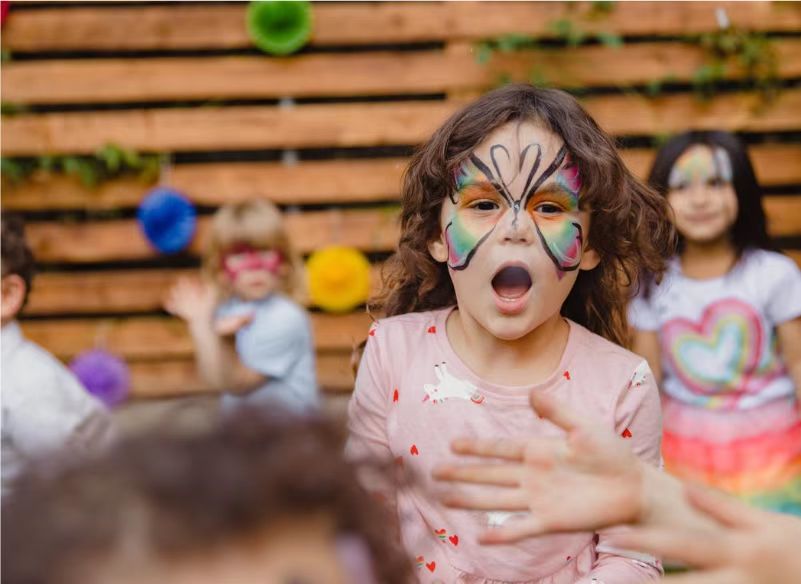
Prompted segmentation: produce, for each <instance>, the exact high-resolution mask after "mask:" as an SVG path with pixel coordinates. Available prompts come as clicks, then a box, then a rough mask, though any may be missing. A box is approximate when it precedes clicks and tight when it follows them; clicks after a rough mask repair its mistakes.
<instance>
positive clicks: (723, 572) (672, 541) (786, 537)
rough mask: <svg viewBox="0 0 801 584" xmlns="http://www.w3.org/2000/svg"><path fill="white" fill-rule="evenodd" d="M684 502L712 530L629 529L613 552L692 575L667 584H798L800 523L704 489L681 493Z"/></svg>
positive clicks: (800, 572)
mask: <svg viewBox="0 0 801 584" xmlns="http://www.w3.org/2000/svg"><path fill="white" fill-rule="evenodd" d="M686 493H687V499H688V500H689V502H690V504H691V505H692V506H693V507H694V508H695V510H696V511H699V512H700V513H702V514H703V515H704V516H705V517H706V518H708V519H711V520H712V521H713V522H714V523H715V524H716V526H715V528H713V531H712V532H710V531H709V530H706V529H702V530H693V529H676V528H672V529H654V528H632V529H631V530H630V531H627V532H626V533H620V534H615V535H614V536H613V539H612V540H611V542H612V543H613V544H614V545H615V546H619V547H624V548H629V549H637V550H642V551H644V552H649V553H653V554H656V555H658V556H662V557H663V558H665V559H670V560H674V561H679V562H683V563H685V564H688V565H690V566H692V567H694V568H697V570H696V571H693V572H690V573H687V574H682V575H680V576H673V577H668V578H665V582H672V583H673V584H785V583H786V582H801V553H799V543H800V542H801V518H798V517H794V516H791V515H781V514H778V513H770V512H767V511H761V510H759V509H754V508H751V507H749V506H747V505H746V504H745V503H742V502H740V501H738V500H736V499H734V498H733V497H730V496H728V495H724V494H722V493H717V492H714V491H712V490H710V489H707V488H701V487H689V486H688V487H687V488H686Z"/></svg>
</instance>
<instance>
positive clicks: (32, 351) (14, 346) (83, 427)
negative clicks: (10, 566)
mask: <svg viewBox="0 0 801 584" xmlns="http://www.w3.org/2000/svg"><path fill="white" fill-rule="evenodd" d="M0 363H1V364H2V383H0V388H2V414H3V423H2V484H3V494H4V495H5V494H7V493H8V492H9V490H10V486H11V484H12V483H13V481H14V480H15V479H16V477H17V476H18V475H19V474H20V472H21V471H22V470H23V468H24V467H25V466H26V465H27V464H28V463H30V462H32V461H35V460H36V459H38V458H40V457H44V456H46V455H48V454H50V453H52V452H54V451H61V449H64V448H66V449H67V450H69V452H70V453H71V454H75V455H76V456H78V455H82V454H86V453H94V452H98V451H100V450H103V449H105V448H106V447H107V446H108V445H109V444H110V443H111V441H112V439H113V437H114V430H113V427H112V423H111V417H110V415H109V413H108V411H107V410H106V408H105V407H104V406H103V404H101V403H100V402H99V401H98V400H97V399H95V398H94V397H93V396H92V395H90V394H89V393H88V392H87V391H86V389H84V387H83V386H82V385H81V382H80V381H78V379H77V378H76V377H75V375H73V374H72V372H70V371H69V370H68V369H67V368H66V367H64V365H62V364H61V363H60V362H59V361H58V360H57V359H56V358H55V357H53V355H51V354H50V353H48V352H47V351H45V350H44V349H42V348H41V347H40V346H39V345H37V344H36V343H33V342H31V341H29V340H27V339H26V338H25V337H24V336H23V334H22V331H21V330H20V327H19V324H17V322H16V321H12V322H9V323H8V324H6V325H5V326H3V328H2V359H1V360H0Z"/></svg>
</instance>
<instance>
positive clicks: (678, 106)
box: [2, 89, 801, 156]
mask: <svg viewBox="0 0 801 584" xmlns="http://www.w3.org/2000/svg"><path fill="white" fill-rule="evenodd" d="M461 103H462V102H459V101H456V100H452V101H443V102H430V101H425V102H398V103H365V104H325V105H304V106H298V107H294V108H289V109H286V108H279V107H267V106H264V107H262V106H240V107H225V108H216V107H206V108H204V107H200V108H190V109H153V110H134V111H115V112H91V113H85V112H80V113H53V114H28V115H19V116H14V117H10V118H6V119H5V120H4V121H3V133H2V149H3V152H4V154H5V155H6V156H13V155H17V156H22V155H37V154H45V153H54V152H71V153H89V152H94V151H95V150H96V149H98V148H100V147H102V146H103V145H105V144H108V143H115V144H119V145H121V146H124V147H127V148H133V149H136V150H140V151H167V152H174V151H198V150H231V149H233V150H242V149H264V148H313V147H357V146H383V145H393V144H394V145H400V144H417V143H420V142H422V141H423V140H425V139H426V138H428V136H429V135H430V134H431V133H432V132H433V131H434V130H435V129H436V128H437V127H438V126H439V125H440V124H442V122H443V121H444V120H445V119H446V118H447V117H448V115H450V114H452V113H453V112H454V111H456V110H457V109H458V108H459V106H460V105H461ZM583 104H584V106H585V107H586V108H587V110H588V111H589V113H590V114H591V115H592V116H593V117H595V119H596V121H598V123H599V124H600V125H601V126H602V127H603V128H604V129H605V130H606V131H607V132H609V133H611V134H614V135H631V134H636V135H641V134H660V133H668V132H677V131H681V130H684V129H685V128H687V126H688V125H692V126H694V127H696V128H721V129H727V130H734V131H736V130H740V131H765V132H770V131H788V130H797V129H801V116H799V115H798V112H799V111H801V89H787V90H784V91H782V92H781V93H780V94H779V95H778V97H777V98H776V100H775V101H774V102H773V103H771V104H770V106H769V107H760V105H762V101H761V97H760V96H759V95H757V94H754V93H747V92H743V93H729V94H723V95H720V96H718V97H717V98H716V99H714V100H712V101H711V102H708V103H707V102H699V101H698V100H697V99H696V98H695V97H694V96H692V95H670V96H664V97H659V98H655V99H649V98H645V97H642V96H634V95H618V96H606V97H594V98H587V99H586V100H584V101H583Z"/></svg>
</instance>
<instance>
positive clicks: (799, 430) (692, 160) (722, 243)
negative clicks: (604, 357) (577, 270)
mask: <svg viewBox="0 0 801 584" xmlns="http://www.w3.org/2000/svg"><path fill="white" fill-rule="evenodd" d="M649 180H650V182H651V184H652V185H653V186H654V188H655V189H656V190H657V191H659V192H660V194H662V195H664V196H665V197H666V198H667V201H668V202H669V203H670V206H671V207H672V209H673V216H674V219H675V224H676V227H677V229H678V232H679V234H680V238H681V239H680V245H679V254H678V255H677V256H676V257H675V258H674V259H673V261H672V262H671V264H670V267H669V269H668V272H667V275H666V277H665V280H664V281H663V282H662V283H661V284H660V285H659V286H657V287H652V286H651V287H648V288H647V289H646V291H645V293H644V294H643V295H641V297H639V298H637V299H636V300H635V301H634V302H633V303H632V306H631V311H630V318H631V322H632V324H633V326H634V328H635V329H636V344H635V345H636V346H635V350H636V351H637V352H638V353H640V354H642V355H644V356H646V357H647V358H648V361H649V362H650V364H651V368H652V369H653V371H654V372H655V374H656V376H657V379H660V378H662V383H661V388H662V390H663V411H664V422H663V423H664V430H665V433H664V438H663V453H664V457H665V464H666V467H667V469H668V470H669V471H670V472H672V473H674V474H675V475H677V476H679V477H680V478H683V479H688V480H693V481H698V482H703V483H707V484H709V485H712V486H715V487H718V488H720V489H723V490H726V491H730V492H732V493H734V494H736V495H738V496H740V497H742V498H744V499H745V500H747V501H749V502H751V503H753V504H755V505H758V506H761V507H765V508H767V509H771V510H774V511H784V512H789V513H795V514H798V515H801V416H799V411H798V396H799V392H800V391H801V271H799V269H798V267H797V266H796V265H795V263H794V262H793V261H792V260H791V259H789V258H787V257H785V256H784V255H781V254H779V253H777V252H775V251H773V245H772V244H771V241H770V239H769V237H768V234H767V231H766V228H765V213H764V211H763V209H762V204H761V196H762V193H761V189H760V188H759V185H758V184H757V181H756V177H755V175H754V170H753V168H752V166H751V162H750V161H749V159H748V154H747V152H746V150H745V147H744V146H743V144H742V143H741V142H740V141H739V140H738V139H737V138H736V137H735V136H732V135H731V134H728V133H725V132H692V133H686V134H682V135H680V136H677V137H675V138H673V139H672V140H670V141H669V142H668V143H667V144H666V145H665V146H664V147H663V148H662V150H661V151H660V152H659V154H658V155H657V158H656V161H655V163H654V167H653V169H652V171H651V176H650V179H649Z"/></svg>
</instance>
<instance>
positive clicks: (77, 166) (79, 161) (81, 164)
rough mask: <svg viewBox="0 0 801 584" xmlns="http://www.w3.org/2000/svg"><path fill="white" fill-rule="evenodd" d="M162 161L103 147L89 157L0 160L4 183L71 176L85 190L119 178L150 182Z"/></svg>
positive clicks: (154, 155)
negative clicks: (38, 176) (39, 175)
mask: <svg viewBox="0 0 801 584" xmlns="http://www.w3.org/2000/svg"><path fill="white" fill-rule="evenodd" d="M161 165H162V158H161V156H160V155H158V154H141V153H139V152H136V151H134V150H129V149H125V148H121V147H120V146H117V145H115V144H106V145H105V146H103V147H102V148H99V149H98V150H97V151H96V152H95V153H94V154H92V155H89V156H74V155H55V154H46V155H42V156H39V157H37V158H9V157H3V158H2V159H0V170H2V177H3V180H6V181H9V182H11V183H14V184H19V183H21V182H23V181H25V180H27V179H29V178H30V177H31V175H32V174H33V173H35V172H41V173H46V174H53V173H62V174H66V175H68V176H73V177H75V178H76V179H78V180H79V181H81V184H83V185H84V186H85V187H87V188H93V187H96V186H97V185H99V184H100V183H102V182H105V181H108V180H112V179H115V178H119V177H122V176H137V177H138V178H139V179H140V180H142V181H143V182H148V183H149V182H153V181H155V180H156V179H157V178H158V176H159V172H160V169H161Z"/></svg>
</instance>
